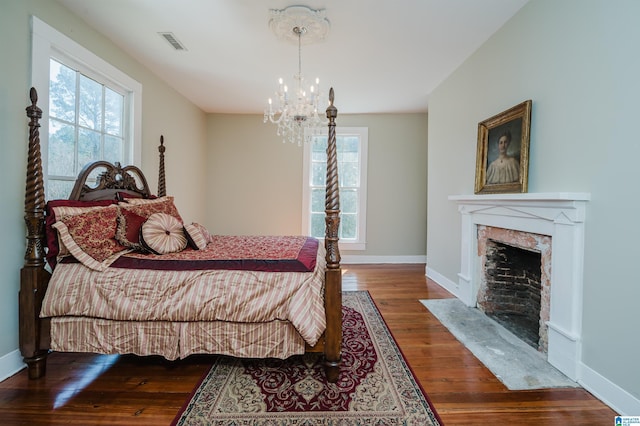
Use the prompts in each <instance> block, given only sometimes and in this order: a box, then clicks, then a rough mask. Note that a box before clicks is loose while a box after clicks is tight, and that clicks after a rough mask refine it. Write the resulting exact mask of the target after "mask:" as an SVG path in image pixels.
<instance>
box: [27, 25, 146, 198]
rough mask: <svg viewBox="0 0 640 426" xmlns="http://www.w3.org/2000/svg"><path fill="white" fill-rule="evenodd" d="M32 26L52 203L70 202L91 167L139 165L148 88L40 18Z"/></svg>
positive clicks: (47, 186)
mask: <svg viewBox="0 0 640 426" xmlns="http://www.w3.org/2000/svg"><path fill="white" fill-rule="evenodd" d="M32 21H33V25H32V27H33V41H32V43H33V45H32V85H33V86H34V87H35V88H36V89H37V90H38V96H39V102H38V105H39V106H40V108H42V110H43V114H42V117H43V119H42V120H41V126H42V129H46V131H41V132H40V142H41V145H42V158H43V173H44V178H45V190H46V197H47V199H56V198H67V197H68V196H69V194H70V193H71V189H72V187H73V183H74V181H75V179H76V177H77V175H78V173H79V172H80V170H81V169H82V168H83V167H84V166H85V165H86V164H87V163H90V162H93V161H97V160H106V161H109V162H111V163H113V162H116V161H118V162H120V163H122V164H137V165H139V163H140V150H141V147H140V146H139V145H140V143H139V142H138V143H136V142H135V141H140V123H141V120H140V116H141V113H140V108H141V104H142V103H141V93H142V86H141V85H140V83H138V82H136V81H135V80H133V79H131V78H130V77H129V76H127V75H125V74H123V73H122V72H121V71H119V70H118V69H116V68H115V67H113V66H112V65H110V64H108V63H107V62H105V61H103V60H102V59H100V58H99V57H97V56H96V55H94V54H93V53H91V52H89V51H88V50H86V49H85V48H83V47H82V46H80V45H79V44H77V43H76V42H74V41H73V40H71V39H69V38H68V37H66V36H64V35H63V34H61V33H59V32H58V31H56V30H55V29H53V28H52V27H50V26H48V25H47V24H45V23H44V22H42V21H40V20H39V19H38V18H36V17H33V18H32ZM47 89H48V90H47Z"/></svg>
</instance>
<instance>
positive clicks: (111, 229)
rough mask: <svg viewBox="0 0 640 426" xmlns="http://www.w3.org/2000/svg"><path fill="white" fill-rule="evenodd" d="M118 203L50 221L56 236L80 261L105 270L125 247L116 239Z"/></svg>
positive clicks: (96, 268)
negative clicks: (55, 230) (52, 222)
mask: <svg viewBox="0 0 640 426" xmlns="http://www.w3.org/2000/svg"><path fill="white" fill-rule="evenodd" d="M117 216H118V207H117V206H110V207H103V208H99V209H96V210H91V211H88V212H85V213H80V214H76V215H72V216H68V217H65V218H63V219H61V220H59V221H58V222H56V223H54V224H53V227H54V228H55V229H57V230H58V237H59V238H60V241H62V244H64V246H65V247H66V249H68V250H69V252H70V253H71V254H72V255H73V257H75V258H76V259H77V260H78V261H80V262H81V263H82V264H84V265H85V266H87V267H88V268H91V269H95V270H97V271H103V270H105V269H106V268H107V267H108V266H109V265H111V263H113V262H114V261H115V260H116V259H117V258H118V257H119V256H120V255H122V254H124V253H125V252H127V250H126V247H124V246H122V245H121V244H120V243H118V241H117V240H116V238H115V236H116V228H117V222H116V219H117Z"/></svg>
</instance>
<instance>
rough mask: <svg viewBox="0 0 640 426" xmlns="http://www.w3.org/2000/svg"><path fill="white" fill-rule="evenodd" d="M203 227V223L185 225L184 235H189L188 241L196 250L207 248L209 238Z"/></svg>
mask: <svg viewBox="0 0 640 426" xmlns="http://www.w3.org/2000/svg"><path fill="white" fill-rule="evenodd" d="M202 228H203V227H202V225H199V224H197V223H192V224H190V225H185V226H184V235H185V237H187V243H188V244H189V247H191V248H192V249H194V250H203V249H205V248H207V243H208V242H209V239H208V235H205V234H204V233H203V232H202ZM207 234H208V232H207Z"/></svg>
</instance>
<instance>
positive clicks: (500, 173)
mask: <svg viewBox="0 0 640 426" xmlns="http://www.w3.org/2000/svg"><path fill="white" fill-rule="evenodd" d="M510 143H511V131H509V130H507V131H505V132H503V133H501V134H500V137H499V138H498V158H496V159H495V160H493V161H492V162H491V164H489V167H488V168H487V183H488V184H496V183H512V182H517V181H518V179H519V178H520V162H519V161H518V159H516V158H515V157H512V156H510V155H509V154H508V151H509V144H510Z"/></svg>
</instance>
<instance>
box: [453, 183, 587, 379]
mask: <svg viewBox="0 0 640 426" xmlns="http://www.w3.org/2000/svg"><path fill="white" fill-rule="evenodd" d="M589 199H590V195H589V194H585V193H541V194H536V193H525V194H491V195H456V196H450V197H449V200H451V201H454V202H456V203H457V204H458V210H459V212H460V214H461V215H462V232H461V265H460V273H459V274H458V283H457V287H456V288H455V289H453V292H454V294H455V295H456V297H458V298H459V299H460V300H462V301H463V302H464V303H465V304H466V305H467V306H470V307H476V306H477V297H478V290H479V289H480V286H481V281H482V276H483V275H482V274H484V272H483V271H482V270H481V267H482V265H481V263H482V262H483V260H482V256H483V254H484V252H482V253H481V249H484V247H479V244H480V246H482V245H483V244H484V242H482V241H480V242H479V238H478V234H479V226H487V227H493V228H501V229H503V230H512V231H519V232H521V233H523V234H522V235H523V236H519V237H518V238H523V239H525V240H526V239H527V238H528V237H527V234H531V235H532V236H533V235H534V234H535V235H542V236H549V237H550V241H551V248H550V250H549V252H548V254H550V257H551V262H550V266H549V265H547V266H544V267H543V271H544V270H547V271H550V279H549V283H548V288H549V303H548V305H549V306H548V310H549V312H548V321H547V322H546V324H547V332H548V343H547V344H548V353H547V360H548V361H549V363H550V364H552V365H553V366H554V367H556V368H557V369H558V370H560V371H561V372H563V373H564V374H565V375H566V376H567V377H569V378H570V379H572V380H577V379H578V377H577V376H578V366H579V362H580V353H581V349H580V345H581V335H582V280H583V264H584V221H585V210H586V202H587V201H588V200H589ZM483 229H484V228H483ZM532 238H533V237H532ZM543 256H545V254H543ZM544 315H546V314H544Z"/></svg>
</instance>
